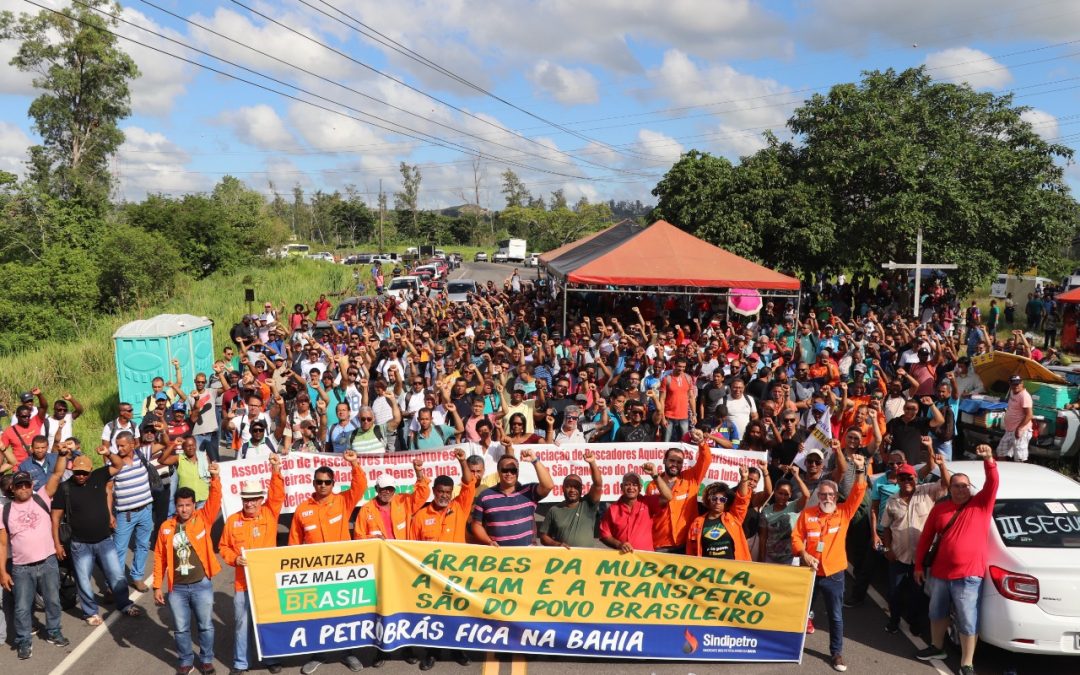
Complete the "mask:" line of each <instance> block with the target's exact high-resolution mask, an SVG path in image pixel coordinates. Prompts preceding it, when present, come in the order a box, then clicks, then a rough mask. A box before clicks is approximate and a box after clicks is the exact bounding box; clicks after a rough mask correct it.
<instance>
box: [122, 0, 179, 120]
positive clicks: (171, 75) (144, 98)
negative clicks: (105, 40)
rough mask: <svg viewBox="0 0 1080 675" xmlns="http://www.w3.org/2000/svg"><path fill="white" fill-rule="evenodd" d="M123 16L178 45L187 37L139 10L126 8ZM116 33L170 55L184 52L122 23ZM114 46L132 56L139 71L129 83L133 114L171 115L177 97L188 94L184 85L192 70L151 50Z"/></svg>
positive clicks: (123, 45)
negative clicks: (156, 47)
mask: <svg viewBox="0 0 1080 675" xmlns="http://www.w3.org/2000/svg"><path fill="white" fill-rule="evenodd" d="M122 16H123V18H124V19H125V20H126V21H130V22H132V23H134V24H135V25H137V26H142V27H144V28H148V29H150V30H152V31H154V32H155V33H161V34H162V35H167V36H169V37H171V38H173V39H175V40H179V41H181V42H185V41H186V38H185V37H184V35H182V34H181V33H178V32H176V31H174V30H172V29H170V28H165V27H164V26H161V25H159V24H157V23H156V22H154V21H153V20H151V19H150V18H148V17H147V16H146V15H144V14H142V13H141V12H139V11H138V10H135V9H131V8H130V7H125V8H124V10H123V14H122ZM115 31H116V32H117V33H119V34H121V35H126V36H128V37H130V38H132V39H134V40H138V41H139V42H143V43H146V44H152V45H159V46H160V47H161V48H162V49H164V50H166V51H169V52H172V53H184V52H185V50H184V49H183V48H181V47H179V46H178V45H176V44H174V43H170V42H167V41H165V40H162V39H161V38H159V37H157V36H156V35H151V34H150V33H147V32H146V31H143V30H139V29H138V28H135V27H134V26H130V25H128V24H125V23H120V24H119V25H117V26H116V28H115ZM117 47H119V48H120V49H122V50H123V51H125V52H127V53H128V55H130V56H131V58H132V59H133V60H134V61H135V63H136V65H138V66H139V72H140V73H141V74H140V76H139V77H138V78H136V79H135V80H134V81H133V82H132V83H131V108H132V111H133V112H135V114H139V115H155V116H160V117H166V116H168V114H169V113H170V112H172V109H173V106H174V105H175V104H176V100H177V98H179V97H180V96H182V95H183V94H184V93H185V92H186V91H187V83H188V81H189V80H190V79H191V75H192V74H191V67H190V66H188V65H186V64H185V63H184V62H183V61H179V60H177V59H174V58H173V57H171V56H166V55H164V54H161V53H160V52H155V51H154V50H152V49H147V48H145V47H140V46H139V45H137V44H134V43H132V42H129V41H127V40H117Z"/></svg>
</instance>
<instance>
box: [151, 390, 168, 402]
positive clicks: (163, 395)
mask: <svg viewBox="0 0 1080 675" xmlns="http://www.w3.org/2000/svg"><path fill="white" fill-rule="evenodd" d="M154 400H155V401H168V400H169V395H168V394H166V393H165V392H163V391H159V392H158V393H156V394H154Z"/></svg>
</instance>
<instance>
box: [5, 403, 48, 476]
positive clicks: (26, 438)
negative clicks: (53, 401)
mask: <svg viewBox="0 0 1080 675" xmlns="http://www.w3.org/2000/svg"><path fill="white" fill-rule="evenodd" d="M27 396H30V397H31V399H32V397H34V396H37V398H38V407H37V411H35V410H34V408H33V406H31V405H30V404H29V403H28V402H27V400H26V397H27ZM20 401H21V403H20V404H19V407H18V408H15V423H14V424H12V425H11V426H10V427H8V428H7V429H5V430H4V433H3V434H2V435H0V447H3V448H4V452H5V454H6V455H7V461H8V463H9V464H12V465H14V466H18V465H19V463H20V462H24V461H26V458H27V457H29V456H30V442H31V441H33V440H34V437H35V436H38V435H40V434H41V431H42V429H43V428H44V426H45V417H46V415H48V414H49V402H48V401H47V400H46V399H45V395H44V394H42V393H41V390H40V389H38V388H37V387H34V389H33V390H31V391H29V392H26V393H24V394H23V395H22V396H21V397H20Z"/></svg>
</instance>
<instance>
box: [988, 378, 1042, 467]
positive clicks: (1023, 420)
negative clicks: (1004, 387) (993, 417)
mask: <svg viewBox="0 0 1080 675" xmlns="http://www.w3.org/2000/svg"><path fill="white" fill-rule="evenodd" d="M1032 406H1033V403H1032V400H1031V394H1029V393H1028V392H1027V390H1026V389H1024V378H1022V377H1020V376H1019V375H1013V376H1012V377H1010V378H1009V407H1008V408H1006V409H1005V419H1004V421H1003V422H1002V426H1003V427H1005V433H1004V435H1002V437H1001V440H1000V441H999V442H998V446H997V450H996V451H995V452H994V454H995V455H996V456H997V457H999V458H1001V459H1009V460H1015V461H1017V462H1026V461H1027V459H1028V443H1030V442H1031V430H1032V424H1031V421H1032V419H1033V418H1032V413H1033V412H1034V408H1033V407H1032Z"/></svg>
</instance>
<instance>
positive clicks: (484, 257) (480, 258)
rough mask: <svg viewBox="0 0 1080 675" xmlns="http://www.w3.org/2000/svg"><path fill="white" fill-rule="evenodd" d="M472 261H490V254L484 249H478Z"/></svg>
mask: <svg viewBox="0 0 1080 675" xmlns="http://www.w3.org/2000/svg"><path fill="white" fill-rule="evenodd" d="M472 261H473V262H487V261H488V254H487V253H484V252H483V251H477V252H476V255H474V256H473V259H472Z"/></svg>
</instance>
